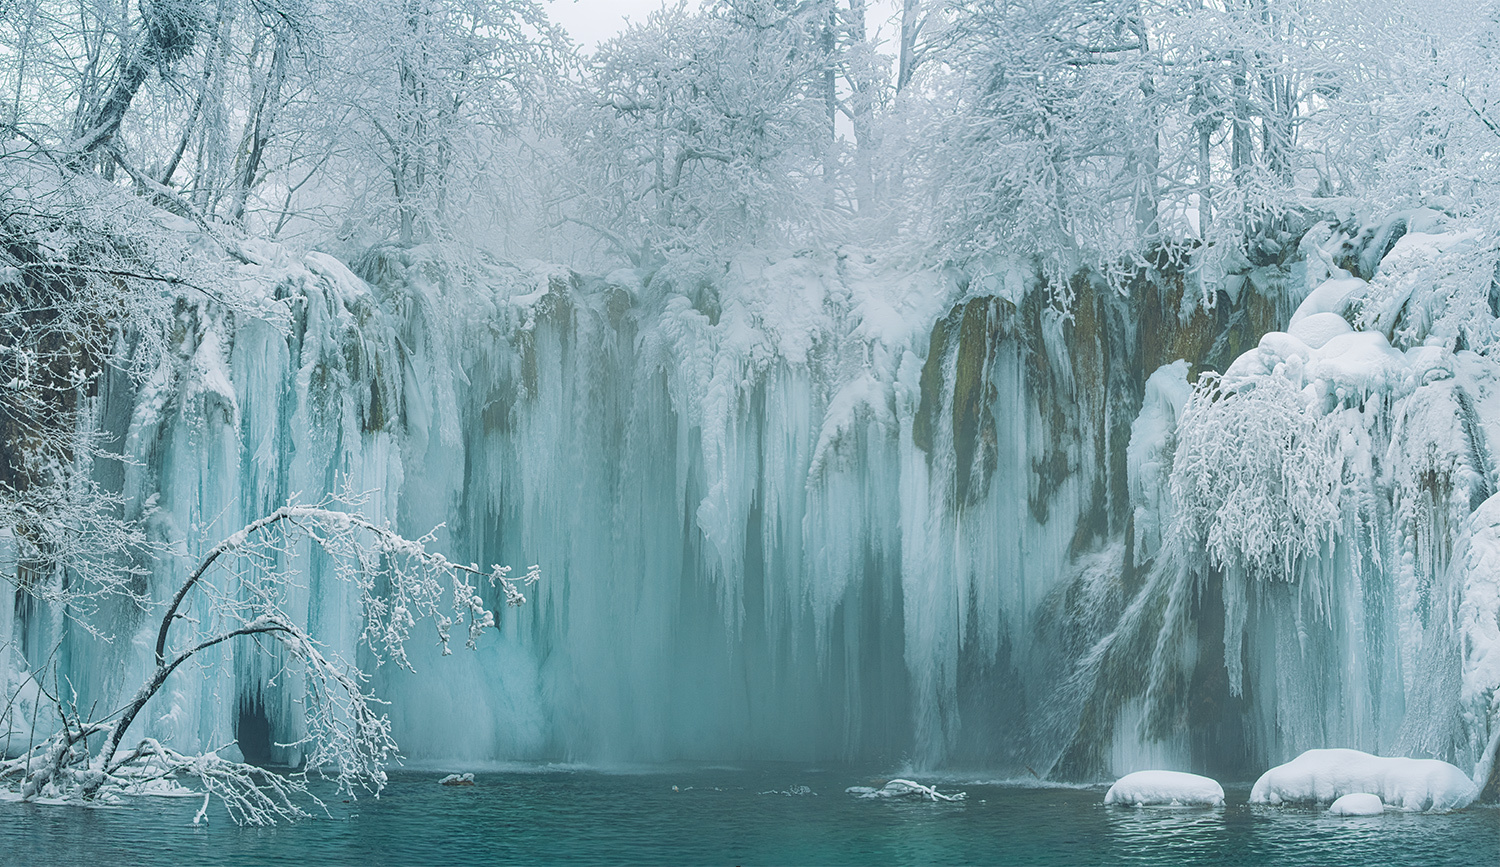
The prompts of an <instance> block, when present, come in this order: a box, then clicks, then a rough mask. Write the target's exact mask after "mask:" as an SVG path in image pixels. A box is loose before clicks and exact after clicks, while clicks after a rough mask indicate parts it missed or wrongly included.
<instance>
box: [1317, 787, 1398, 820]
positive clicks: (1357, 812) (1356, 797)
mask: <svg viewBox="0 0 1500 867" xmlns="http://www.w3.org/2000/svg"><path fill="white" fill-rule="evenodd" d="M1328 812H1330V813H1332V814H1333V815H1335V816H1379V815H1380V814H1381V813H1384V812H1385V804H1384V803H1382V802H1381V800H1380V797H1379V796H1378V795H1372V794H1370V793H1369V792H1350V793H1349V794H1347V795H1345V796H1343V797H1342V798H1339V799H1338V800H1337V801H1334V802H1333V803H1332V804H1330V805H1329V807H1328Z"/></svg>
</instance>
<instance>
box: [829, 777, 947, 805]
mask: <svg viewBox="0 0 1500 867" xmlns="http://www.w3.org/2000/svg"><path fill="white" fill-rule="evenodd" d="M844 791H845V792H847V793H848V794H850V795H854V796H855V797H857V798H912V799H916V800H922V801H962V800H963V799H965V798H967V797H968V796H969V794H968V793H967V792H958V793H957V794H953V795H945V794H943V793H942V792H939V791H938V790H937V789H936V788H935V787H933V786H924V785H922V784H921V783H914V782H912V781H911V780H891V781H890V782H888V783H886V784H885V786H883V787H882V788H879V789H876V788H872V787H870V786H850V787H849V788H847V789H845V790H844Z"/></svg>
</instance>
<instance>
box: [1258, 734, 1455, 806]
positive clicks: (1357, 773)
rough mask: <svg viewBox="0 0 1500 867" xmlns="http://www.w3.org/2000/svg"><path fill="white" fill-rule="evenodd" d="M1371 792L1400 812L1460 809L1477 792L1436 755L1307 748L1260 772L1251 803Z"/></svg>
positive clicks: (1320, 799)
mask: <svg viewBox="0 0 1500 867" xmlns="http://www.w3.org/2000/svg"><path fill="white" fill-rule="evenodd" d="M1352 793H1371V794H1374V795H1376V796H1378V797H1379V798H1380V799H1381V800H1382V801H1384V802H1385V803H1387V804H1390V805H1391V806H1393V807H1400V808H1401V809H1403V810H1410V811H1416V810H1458V809H1462V808H1463V807H1467V806H1468V805H1469V804H1470V803H1471V802H1472V801H1473V800H1474V798H1475V797H1476V796H1477V795H1478V794H1479V793H1478V791H1477V790H1476V788H1475V786H1474V781H1473V780H1470V779H1469V777H1468V775H1467V774H1465V773H1464V772H1463V771H1461V770H1459V769H1458V768H1457V767H1455V766H1453V765H1450V764H1448V763H1447V762H1440V761H1438V760H1436V759H1405V758H1382V757H1380V756H1372V755H1370V754H1369V753H1362V752H1360V751H1359V750H1342V749H1340V750H1308V751H1307V752H1305V753H1303V754H1302V755H1300V756H1298V757H1297V758H1295V759H1293V760H1291V761H1290V762H1287V763H1286V764H1284V765H1278V766H1276V767H1274V768H1272V769H1271V770H1269V771H1266V772H1265V773H1264V774H1262V775H1261V778H1260V779H1259V780H1256V781H1255V788H1253V789H1251V790H1250V803H1252V804H1287V803H1292V804H1297V803H1302V804H1306V803H1316V804H1326V803H1328V802H1330V801H1335V800H1337V799H1338V798H1341V797H1343V796H1344V795H1348V794H1352Z"/></svg>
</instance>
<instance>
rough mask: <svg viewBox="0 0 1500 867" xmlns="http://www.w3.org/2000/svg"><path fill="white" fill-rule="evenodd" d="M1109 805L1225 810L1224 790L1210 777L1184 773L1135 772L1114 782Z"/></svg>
mask: <svg viewBox="0 0 1500 867" xmlns="http://www.w3.org/2000/svg"><path fill="white" fill-rule="evenodd" d="M1104 803H1106V804H1130V805H1134V806H1137V807H1222V806H1223V805H1224V787H1223V786H1220V785H1219V784H1218V783H1217V782H1215V781H1213V780H1211V779H1209V778H1208V777H1200V776H1198V775H1197V774H1185V773H1183V772H1181V771H1136V772H1135V773H1133V774H1126V775H1125V776H1123V777H1121V778H1120V779H1118V780H1116V781H1115V784H1114V785H1113V786H1110V787H1109V791H1108V792H1106V793H1105V795H1104Z"/></svg>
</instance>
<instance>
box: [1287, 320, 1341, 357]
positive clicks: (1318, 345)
mask: <svg viewBox="0 0 1500 867" xmlns="http://www.w3.org/2000/svg"><path fill="white" fill-rule="evenodd" d="M1353 330H1354V329H1353V328H1350V327H1349V322H1348V320H1346V319H1344V317H1342V316H1340V315H1338V314H1337V313H1313V314H1310V315H1308V316H1307V317H1306V318H1304V319H1301V320H1299V321H1297V322H1296V323H1295V324H1293V325H1291V326H1289V327H1288V328H1287V330H1286V332H1287V333H1288V334H1290V335H1292V336H1293V337H1295V338H1297V339H1298V340H1300V341H1302V342H1303V343H1306V344H1307V345H1308V347H1309V348H1311V349H1322V348H1323V346H1324V345H1325V344H1327V343H1328V341H1330V340H1332V339H1333V338H1335V337H1338V336H1339V335H1340V334H1348V333H1349V332H1351V331H1353Z"/></svg>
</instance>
